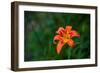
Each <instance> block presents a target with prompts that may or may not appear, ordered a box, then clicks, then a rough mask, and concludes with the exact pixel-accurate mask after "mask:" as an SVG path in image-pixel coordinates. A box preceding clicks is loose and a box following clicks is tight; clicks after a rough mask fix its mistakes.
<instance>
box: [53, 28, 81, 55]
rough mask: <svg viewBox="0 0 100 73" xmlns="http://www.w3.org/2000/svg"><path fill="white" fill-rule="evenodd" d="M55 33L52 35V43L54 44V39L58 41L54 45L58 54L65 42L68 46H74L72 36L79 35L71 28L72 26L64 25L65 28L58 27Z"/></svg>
mask: <svg viewBox="0 0 100 73" xmlns="http://www.w3.org/2000/svg"><path fill="white" fill-rule="evenodd" d="M56 33H57V35H56V36H54V44H56V42H55V41H56V40H58V41H59V42H58V44H57V47H56V51H57V53H58V54H59V53H60V52H61V49H62V47H63V46H64V45H65V44H68V45H69V46H70V47H74V46H75V42H74V41H73V40H72V38H73V37H80V34H79V33H78V32H77V31H75V30H72V26H66V28H65V29H64V28H63V27H60V28H59V29H58V30H57V31H56Z"/></svg>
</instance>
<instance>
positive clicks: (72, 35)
mask: <svg viewBox="0 0 100 73" xmlns="http://www.w3.org/2000/svg"><path fill="white" fill-rule="evenodd" d="M70 35H71V38H73V37H80V35H79V33H78V32H77V31H75V30H72V31H71V32H70Z"/></svg>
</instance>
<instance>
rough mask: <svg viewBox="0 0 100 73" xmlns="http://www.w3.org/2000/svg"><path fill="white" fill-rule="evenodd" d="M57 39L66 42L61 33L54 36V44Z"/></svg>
mask: <svg viewBox="0 0 100 73" xmlns="http://www.w3.org/2000/svg"><path fill="white" fill-rule="evenodd" d="M56 40H59V41H61V42H64V38H63V37H61V36H60V35H56V36H55V37H54V44H56V42H55V41H56Z"/></svg>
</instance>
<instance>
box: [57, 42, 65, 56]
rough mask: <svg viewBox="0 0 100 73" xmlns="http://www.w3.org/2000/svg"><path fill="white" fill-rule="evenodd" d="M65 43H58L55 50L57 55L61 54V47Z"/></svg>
mask: <svg viewBox="0 0 100 73" xmlns="http://www.w3.org/2000/svg"><path fill="white" fill-rule="evenodd" d="M64 44H65V43H63V42H61V41H59V43H58V44H57V48H56V51H57V53H58V54H59V53H60V52H61V49H62V47H63V46H64Z"/></svg>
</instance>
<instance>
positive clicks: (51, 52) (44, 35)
mask: <svg viewBox="0 0 100 73" xmlns="http://www.w3.org/2000/svg"><path fill="white" fill-rule="evenodd" d="M24 23H25V27H24V28H25V30H24V34H25V35H24V37H25V38H24V48H25V49H24V61H42V60H65V59H66V60H67V59H86V58H90V14H79V13H78V14H77V13H58V12H56V13H55V12H32V11H25V12H24ZM67 25H71V26H72V27H73V29H74V30H76V31H77V32H79V33H80V38H73V40H74V41H75V43H76V46H75V47H74V48H70V47H69V46H68V45H67V44H66V45H64V46H63V48H62V50H61V52H60V54H57V53H56V45H57V44H56V45H55V44H53V38H54V36H55V35H56V31H57V30H58V28H59V27H64V28H65V27H66V26H67Z"/></svg>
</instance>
